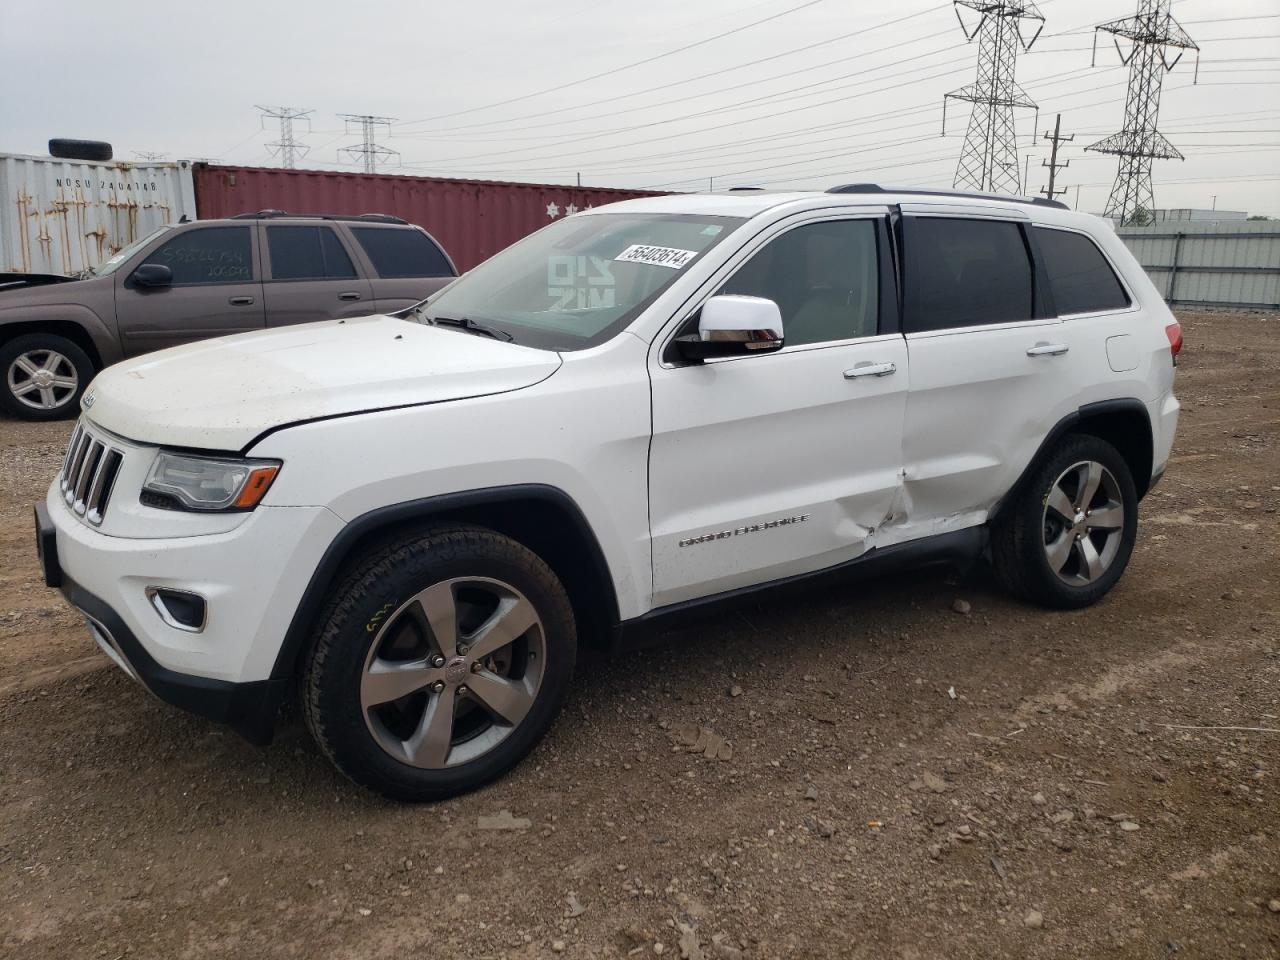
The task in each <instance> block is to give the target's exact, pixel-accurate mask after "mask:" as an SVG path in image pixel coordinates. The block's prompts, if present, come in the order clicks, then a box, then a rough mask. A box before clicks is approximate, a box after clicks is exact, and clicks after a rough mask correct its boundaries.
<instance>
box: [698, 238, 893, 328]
mask: <svg viewBox="0 0 1280 960" xmlns="http://www.w3.org/2000/svg"><path fill="white" fill-rule="evenodd" d="M878 276H879V271H878V268H877V261H876V225H875V222H874V221H873V220H836V221H832V222H829V223H813V224H809V225H808V226H803V227H796V228H795V229H794V230H791V231H790V232H788V233H784V234H783V235H782V236H780V237H778V238H777V239H776V240H773V241H772V242H770V243H769V245H768V246H767V247H765V248H764V249H763V250H761V251H760V252H759V253H757V254H756V255H755V256H753V257H752V258H751V259H750V260H748V261H747V262H746V263H744V264H743V265H742V267H741V268H740V269H739V270H738V272H737V273H735V274H734V275H733V276H732V277H731V278H730V279H729V282H728V283H726V284H725V285H724V286H723V287H721V288H720V290H719V291H717V292H718V293H737V294H745V295H747V296H752V297H765V298H766V299H769V300H772V301H773V302H774V303H776V304H777V305H778V309H779V310H781V311H782V331H783V334H784V336H785V337H786V344H787V346H796V345H800V344H806V343H824V342H826V341H829V340H848V339H850V338H851V337H865V336H870V335H871V334H874V333H875V332H876V327H877V317H878V315H879V306H880V304H879V282H878Z"/></svg>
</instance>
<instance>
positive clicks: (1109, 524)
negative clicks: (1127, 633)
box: [1044, 460, 1124, 586]
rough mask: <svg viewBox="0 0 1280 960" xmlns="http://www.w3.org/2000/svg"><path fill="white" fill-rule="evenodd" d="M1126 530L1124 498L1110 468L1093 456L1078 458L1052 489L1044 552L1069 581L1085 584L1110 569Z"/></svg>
mask: <svg viewBox="0 0 1280 960" xmlns="http://www.w3.org/2000/svg"><path fill="white" fill-rule="evenodd" d="M1123 533H1124V501H1123V499H1122V497H1121V494H1120V485H1119V483H1117V482H1116V478H1115V477H1114V476H1113V475H1112V473H1111V471H1110V470H1108V469H1107V468H1106V467H1104V466H1103V465H1102V464H1100V463H1098V462H1097V461H1094V460H1085V461H1081V462H1079V463H1074V464H1072V465H1071V466H1069V467H1068V468H1067V469H1066V470H1064V471H1063V472H1062V473H1061V474H1060V475H1059V477H1058V479H1057V480H1055V481H1054V483H1053V486H1052V487H1050V488H1049V495H1048V496H1047V497H1046V498H1045V504H1044V552H1045V557H1046V558H1047V559H1048V561H1049V566H1050V568H1051V569H1052V570H1053V571H1054V573H1056V574H1057V575H1058V577H1059V578H1060V579H1061V580H1063V581H1064V582H1065V583H1068V584H1071V585H1072V586H1084V585H1086V584H1090V583H1093V582H1094V581H1095V580H1097V579H1098V578H1099V577H1101V576H1102V575H1103V573H1105V572H1106V570H1107V568H1108V567H1110V566H1111V563H1112V561H1113V560H1115V558H1116V554H1117V553H1118V552H1119V550H1120V544H1121V541H1122V539H1123Z"/></svg>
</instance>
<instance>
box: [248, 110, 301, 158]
mask: <svg viewBox="0 0 1280 960" xmlns="http://www.w3.org/2000/svg"><path fill="white" fill-rule="evenodd" d="M258 109H259V110H261V111H262V123H263V125H264V126H265V125H266V122H267V120H268V119H271V120H276V121H278V122H279V124H280V139H279V140H274V141H272V142H271V143H268V144H267V149H268V150H270V151H271V155H272V156H273V157H279V158H280V166H282V167H284V168H285V169H286V170H292V169H293V168H294V167H295V166H296V165H297V162H298V159H299V158H300V157H305V156H306V155H307V154H308V153H309V152H310V151H311V148H310V147H308V146H306V145H305V144H303V143H300V142H298V140H297V139H295V138H294V136H293V121H295V120H306V121H307V130H308V131H310V129H311V121H310V120H309V119H307V114H309V113H311V112H312V111H310V110H302V109H299V108H298V107H261V106H260V107H258Z"/></svg>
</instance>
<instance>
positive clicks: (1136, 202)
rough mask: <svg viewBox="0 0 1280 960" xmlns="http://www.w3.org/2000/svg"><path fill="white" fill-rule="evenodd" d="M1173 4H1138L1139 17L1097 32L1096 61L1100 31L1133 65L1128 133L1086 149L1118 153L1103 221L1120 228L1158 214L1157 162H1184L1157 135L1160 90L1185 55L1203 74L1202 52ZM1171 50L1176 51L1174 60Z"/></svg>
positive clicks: (1152, 0)
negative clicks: (1191, 54)
mask: <svg viewBox="0 0 1280 960" xmlns="http://www.w3.org/2000/svg"><path fill="white" fill-rule="evenodd" d="M1170 2H1171V0H1138V13H1137V15H1136V16H1133V17H1125V18H1123V19H1121V20H1112V21H1111V22H1110V23H1104V24H1102V25H1101V26H1098V27H1095V28H1094V31H1093V45H1094V58H1095V62H1096V58H1097V47H1098V31H1099V30H1102V31H1105V32H1107V33H1110V34H1113V35H1114V36H1115V37H1116V38H1117V39H1116V40H1115V45H1116V51H1117V52H1118V53H1119V54H1120V60H1121V62H1122V63H1125V64H1128V66H1129V92H1128V93H1127V94H1126V95H1125V101H1124V129H1122V130H1121V131H1120V132H1119V133H1114V134H1112V135H1111V136H1109V137H1107V138H1106V139H1104V140H1099V141H1098V142H1097V143H1095V144H1092V145H1090V146H1087V147H1085V149H1086V150H1093V151H1096V152H1097V153H1113V154H1115V155H1116V156H1118V157H1119V158H1120V169H1119V171H1118V172H1117V174H1116V182H1115V185H1114V186H1113V187H1112V188H1111V196H1110V197H1108V198H1107V209H1106V210H1105V211H1104V216H1108V217H1115V218H1116V219H1118V220H1119V221H1120V223H1121V224H1126V223H1134V222H1142V223H1145V222H1147V219H1148V217H1150V216H1152V213H1151V211H1153V210H1154V209H1155V191H1154V190H1153V189H1152V186H1151V161H1152V160H1181V159H1183V157H1182V153H1181V152H1180V151H1179V150H1178V149H1177V148H1176V147H1175V146H1174V145H1173V144H1172V143H1170V142H1169V141H1168V140H1166V139H1165V138H1164V136H1163V135H1161V134H1160V132H1159V131H1157V130H1156V117H1157V115H1158V114H1159V112H1160V86H1161V82H1162V81H1163V80H1164V75H1165V74H1166V73H1167V72H1168V71H1170V70H1172V69H1173V68H1174V67H1175V66H1176V65H1177V63H1178V61H1179V60H1181V59H1182V54H1183V52H1184V51H1186V50H1195V51H1196V53H1197V62H1196V73H1197V75H1198V74H1199V72H1200V71H1199V66H1200V65H1199V57H1198V54H1199V52H1200V48H1199V47H1197V46H1196V45H1195V42H1194V41H1193V40H1192V39H1191V37H1189V36H1188V35H1187V32H1186V31H1185V30H1183V29H1182V26H1181V25H1180V24H1179V23H1178V22H1177V21H1176V20H1174V19H1173V16H1172V14H1170V13H1169V5H1170ZM1120 37H1125V38H1126V39H1128V40H1130V41H1132V46H1131V47H1130V48H1129V53H1128V55H1127V56H1126V55H1125V53H1124V51H1123V50H1121V49H1120V40H1119V38H1120ZM1170 48H1172V49H1174V50H1176V51H1177V55H1176V56H1174V58H1173V59H1172V60H1170V59H1169V50H1170Z"/></svg>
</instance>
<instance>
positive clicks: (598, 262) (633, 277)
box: [415, 213, 742, 350]
mask: <svg viewBox="0 0 1280 960" xmlns="http://www.w3.org/2000/svg"><path fill="white" fill-rule="evenodd" d="M741 222H742V221H741V220H740V219H739V218H737V217H703V216H692V215H683V214H676V215H673V214H653V213H600V214H578V215H577V216H570V217H566V218H565V219H564V220H560V221H558V222H556V223H553V224H551V225H550V226H547V227H544V228H543V229H541V230H539V231H538V232H537V233H535V234H533V235H532V236H529V237H526V238H525V239H523V240H521V241H520V242H519V243H516V244H514V245H513V246H510V247H508V248H507V249H506V250H504V251H502V252H501V253H499V254H498V255H497V256H494V257H492V258H490V259H489V260H486V261H485V262H484V263H482V264H480V266H478V267H476V268H475V269H474V270H472V271H470V272H469V273H467V274H465V275H463V276H462V277H459V278H458V279H457V280H455V281H453V283H451V284H450V285H449V286H448V287H446V288H445V289H444V290H442V291H441V292H440V293H439V294H438V295H437V296H435V297H433V298H432V299H431V300H429V301H427V302H426V303H424V304H422V305H421V306H419V307H418V308H417V309H416V311H415V315H416V317H417V318H418V319H425V320H427V321H428V322H431V321H435V320H437V319H439V320H441V321H442V322H448V321H453V322H459V321H462V320H467V321H469V322H470V323H472V324H477V325H483V326H485V327H489V328H491V329H492V330H496V331H500V332H501V333H502V334H504V336H503V337H502V339H507V336H510V338H511V339H512V340H513V341H514V342H515V343H521V344H526V345H528V346H532V347H542V348H545V349H550V350H582V349H584V348H586V347H591V346H595V345H596V344H598V343H603V342H604V341H605V340H608V339H609V338H610V337H612V336H614V334H616V333H617V332H618V331H619V330H621V329H622V328H623V327H625V326H626V325H627V324H628V323H630V322H631V321H632V320H633V319H634V318H635V317H636V316H637V315H638V314H639V313H640V311H641V310H643V309H644V308H645V307H646V306H648V305H649V304H650V303H651V302H653V300H654V298H655V297H657V296H658V294H660V293H661V292H662V291H663V290H665V289H666V288H667V287H668V286H670V285H671V284H672V283H673V282H674V281H675V280H676V278H677V277H679V276H680V274H681V272H682V271H684V270H686V269H688V267H689V265H690V264H691V263H694V262H696V261H697V260H698V258H699V257H701V256H702V255H703V254H705V253H706V252H707V251H708V250H710V249H711V248H712V247H713V246H715V245H716V244H717V243H719V242H720V240H721V239H723V238H724V237H725V236H726V235H727V234H729V233H730V232H731V231H732V229H733V228H734V227H735V226H737V225H738V224H739V223H741Z"/></svg>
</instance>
